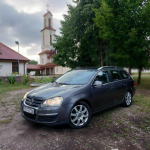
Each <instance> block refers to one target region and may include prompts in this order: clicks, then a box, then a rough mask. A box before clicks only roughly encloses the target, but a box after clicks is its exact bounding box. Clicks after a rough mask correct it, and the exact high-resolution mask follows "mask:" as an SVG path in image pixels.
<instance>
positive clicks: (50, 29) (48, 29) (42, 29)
mask: <svg viewBox="0 0 150 150" xmlns="http://www.w3.org/2000/svg"><path fill="white" fill-rule="evenodd" d="M45 29H47V30H52V31H56V30H55V29H53V28H49V27H45V28H44V29H42V30H41V32H42V31H43V30H45Z"/></svg>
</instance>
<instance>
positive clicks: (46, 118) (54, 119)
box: [39, 115, 57, 122]
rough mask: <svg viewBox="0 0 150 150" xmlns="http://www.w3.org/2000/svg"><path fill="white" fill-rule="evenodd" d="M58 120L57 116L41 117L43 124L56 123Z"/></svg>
mask: <svg viewBox="0 0 150 150" xmlns="http://www.w3.org/2000/svg"><path fill="white" fill-rule="evenodd" d="M56 119H57V115H55V116H39V121H42V122H54V121H56Z"/></svg>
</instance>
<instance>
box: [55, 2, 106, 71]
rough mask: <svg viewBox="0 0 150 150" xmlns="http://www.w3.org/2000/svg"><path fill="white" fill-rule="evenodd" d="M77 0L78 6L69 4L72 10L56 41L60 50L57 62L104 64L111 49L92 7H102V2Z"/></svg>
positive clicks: (65, 16)
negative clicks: (102, 38) (102, 37)
mask: <svg viewBox="0 0 150 150" xmlns="http://www.w3.org/2000/svg"><path fill="white" fill-rule="evenodd" d="M74 2H75V4H76V6H72V5H68V14H67V15H64V21H61V28H60V30H61V36H56V43H54V44H53V46H54V47H55V48H56V49H58V50H59V53H58V54H57V55H55V56H54V62H55V63H56V64H59V65H62V66H67V67H71V68H75V67H80V66H102V65H103V62H104V63H105V61H106V59H105V55H106V54H107V53H105V45H104V42H103V41H102V40H101V38H100V37H99V34H98V32H99V29H98V28H97V27H96V26H95V23H94V21H93V18H94V17H95V13H94V12H93V11H92V8H99V7H100V3H99V2H98V1H93V0H84V1H81V0H80V1H79V0H76V1H74ZM103 45H104V46H103ZM103 47H104V48H103Z"/></svg>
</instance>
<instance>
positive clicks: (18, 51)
mask: <svg viewBox="0 0 150 150" xmlns="http://www.w3.org/2000/svg"><path fill="white" fill-rule="evenodd" d="M15 43H16V44H17V45H18V76H19V42H18V41H15Z"/></svg>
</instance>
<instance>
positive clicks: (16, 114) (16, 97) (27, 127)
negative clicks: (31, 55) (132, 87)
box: [0, 89, 150, 150]
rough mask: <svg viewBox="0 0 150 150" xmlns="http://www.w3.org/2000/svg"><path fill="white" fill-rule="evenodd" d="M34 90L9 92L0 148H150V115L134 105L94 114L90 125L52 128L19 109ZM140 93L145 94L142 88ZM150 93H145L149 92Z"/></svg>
mask: <svg viewBox="0 0 150 150" xmlns="http://www.w3.org/2000/svg"><path fill="white" fill-rule="evenodd" d="M29 90H30V89H24V90H18V91H14V92H9V93H7V94H6V96H5V97H4V99H2V101H4V103H5V106H4V105H3V104H0V119H1V120H6V119H11V120H10V121H9V122H7V123H6V122H3V123H0V149H2V150H5V149H21V150H23V149H28V150H35V149H37V150H44V149H51V150H56V149H58V150H70V149H72V150H87V149H91V150H97V149H98V150H112V149H118V150H131V149H137V150H138V149H139V150H148V149H150V144H149V143H150V126H149V125H150V117H149V116H148V114H146V113H144V112H142V113H139V112H138V113H137V112H136V111H137V109H139V108H140V106H137V105H136V104H135V103H133V105H132V106H131V107H128V108H124V107H120V106H117V107H114V108H111V109H109V110H106V111H103V112H101V113H98V114H96V115H94V116H93V117H92V120H91V122H90V124H89V125H88V127H86V128H83V129H79V130H74V129H71V128H70V127H69V126H68V125H63V126H57V127H49V126H45V125H39V124H34V123H31V122H29V121H27V120H25V119H24V118H23V117H22V116H21V112H20V111H19V109H16V108H19V107H20V102H21V98H22V97H23V95H24V94H25V93H26V92H28V91H29ZM137 92H138V93H143V92H142V91H140V90H138V91H137ZM147 94H148V93H145V95H147Z"/></svg>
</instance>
